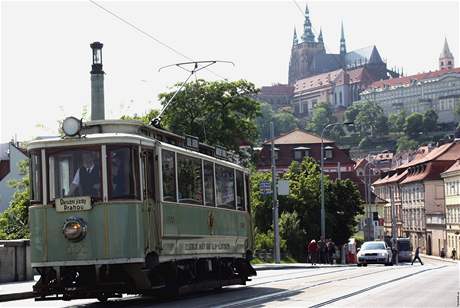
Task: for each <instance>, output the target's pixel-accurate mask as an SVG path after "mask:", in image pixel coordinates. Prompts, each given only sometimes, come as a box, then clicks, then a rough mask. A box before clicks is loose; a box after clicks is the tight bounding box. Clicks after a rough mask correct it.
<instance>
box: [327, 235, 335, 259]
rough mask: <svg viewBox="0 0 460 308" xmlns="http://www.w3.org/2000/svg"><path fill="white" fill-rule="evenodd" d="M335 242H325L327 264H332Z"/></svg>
mask: <svg viewBox="0 0 460 308" xmlns="http://www.w3.org/2000/svg"><path fill="white" fill-rule="evenodd" d="M334 255H335V244H334V242H333V241H329V242H328V243H327V261H328V263H329V264H331V265H332V264H334Z"/></svg>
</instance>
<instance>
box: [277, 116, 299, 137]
mask: <svg viewBox="0 0 460 308" xmlns="http://www.w3.org/2000/svg"><path fill="white" fill-rule="evenodd" d="M273 121H274V125H275V136H278V135H280V134H282V133H286V132H289V131H291V130H294V129H295V128H297V120H296V118H295V117H294V115H293V114H292V113H290V112H286V111H283V112H277V113H275V114H274V115H273Z"/></svg>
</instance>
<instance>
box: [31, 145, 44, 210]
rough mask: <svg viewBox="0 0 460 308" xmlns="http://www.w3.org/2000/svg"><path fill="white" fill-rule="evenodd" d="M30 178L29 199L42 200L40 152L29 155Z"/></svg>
mask: <svg viewBox="0 0 460 308" xmlns="http://www.w3.org/2000/svg"><path fill="white" fill-rule="evenodd" d="M30 179H31V183H32V185H30V188H31V194H30V200H31V201H41V200H42V186H41V182H42V158H41V155H40V153H32V154H31V155H30Z"/></svg>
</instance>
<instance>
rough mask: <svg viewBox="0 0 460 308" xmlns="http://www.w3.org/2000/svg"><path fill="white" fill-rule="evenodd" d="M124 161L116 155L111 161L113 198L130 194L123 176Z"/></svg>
mask: <svg viewBox="0 0 460 308" xmlns="http://www.w3.org/2000/svg"><path fill="white" fill-rule="evenodd" d="M122 167H123V166H122V163H121V161H120V159H119V158H117V157H115V158H113V159H112V161H111V170H112V177H111V178H112V190H111V191H112V193H111V197H112V198H117V197H123V196H126V195H127V194H128V191H127V189H126V188H127V187H126V185H125V180H124V177H123V170H122Z"/></svg>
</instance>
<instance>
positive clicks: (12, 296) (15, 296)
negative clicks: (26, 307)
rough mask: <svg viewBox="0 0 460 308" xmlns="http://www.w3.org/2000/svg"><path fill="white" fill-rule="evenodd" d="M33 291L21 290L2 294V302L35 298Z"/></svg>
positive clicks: (0, 298) (0, 295) (0, 299)
mask: <svg viewBox="0 0 460 308" xmlns="http://www.w3.org/2000/svg"><path fill="white" fill-rule="evenodd" d="M33 297H34V293H33V292H19V293H10V294H0V302H9V301H17V300H21V299H28V298H33Z"/></svg>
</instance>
